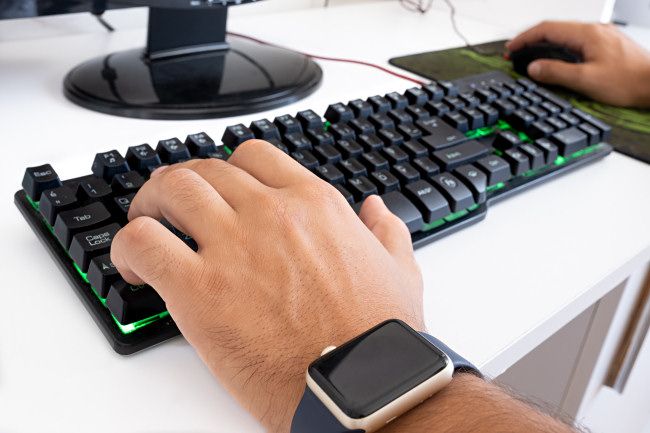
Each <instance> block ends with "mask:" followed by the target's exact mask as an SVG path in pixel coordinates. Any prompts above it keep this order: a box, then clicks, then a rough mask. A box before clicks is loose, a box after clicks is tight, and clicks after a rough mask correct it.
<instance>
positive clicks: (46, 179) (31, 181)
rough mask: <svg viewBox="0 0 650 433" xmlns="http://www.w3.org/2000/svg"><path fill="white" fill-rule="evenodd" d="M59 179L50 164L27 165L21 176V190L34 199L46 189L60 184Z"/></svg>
mask: <svg viewBox="0 0 650 433" xmlns="http://www.w3.org/2000/svg"><path fill="white" fill-rule="evenodd" d="M61 185H62V184H61V180H60V179H59V175H58V174H56V171H54V169H53V168H52V166H51V165H50V164H43V165H39V166H37V167H28V168H27V169H26V170H25V176H24V177H23V190H24V191H25V193H26V194H27V195H28V196H29V197H30V198H31V199H32V200H34V201H38V200H40V198H41V193H42V192H43V191H45V190H46V189H52V188H56V187H59V186H61Z"/></svg>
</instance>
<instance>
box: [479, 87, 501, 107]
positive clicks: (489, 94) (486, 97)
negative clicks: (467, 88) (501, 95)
mask: <svg viewBox="0 0 650 433" xmlns="http://www.w3.org/2000/svg"><path fill="white" fill-rule="evenodd" d="M474 94H475V95H476V97H477V98H478V99H479V101H481V102H482V103H484V104H491V103H493V102H494V101H496V100H497V97H498V95H497V94H496V93H494V92H493V91H491V90H489V89H479V90H476V91H475V92H474Z"/></svg>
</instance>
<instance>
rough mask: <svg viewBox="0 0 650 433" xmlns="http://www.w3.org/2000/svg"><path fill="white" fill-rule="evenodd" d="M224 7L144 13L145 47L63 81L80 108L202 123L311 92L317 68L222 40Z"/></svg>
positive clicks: (277, 51) (299, 58)
mask: <svg viewBox="0 0 650 433" xmlns="http://www.w3.org/2000/svg"><path fill="white" fill-rule="evenodd" d="M227 13H228V8H227V7H222V6H215V7H213V8H209V9H196V10H191V9H190V10H182V9H163V8H150V9H149V29H148V37H147V47H146V48H145V49H144V50H143V49H141V48H140V49H133V50H129V51H121V52H117V53H113V54H109V55H106V56H102V57H98V58H95V59H92V60H89V61H87V62H84V63H82V64H81V65H79V66H77V67H76V68H74V69H73V70H71V71H70V72H69V73H68V75H67V76H66V78H65V82H64V92H65V95H66V97H67V98H68V99H70V100H71V101H72V102H74V103H76V104H78V105H81V106H82V107H85V108H88V109H91V110H95V111H100V112H102V113H108V114H113V115H116V116H125V117H136V118H143V119H204V118H214V117H228V116H235V115H241V114H246V113H253V112H258V111H264V110H269V109H271V108H275V107H279V106H283V105H287V104H290V103H292V102H295V101H297V100H299V99H301V98H304V97H305V96H307V95H309V94H310V93H312V92H313V91H315V90H316V89H317V88H318V85H319V84H320V81H321V78H322V71H321V69H320V67H319V66H318V65H317V64H316V63H315V62H314V61H313V60H311V59H310V58H309V57H306V56H304V55H302V54H299V53H296V52H293V51H290V50H286V49H282V48H276V47H271V46H268V45H263V44H259V43H256V42H251V41H249V40H244V39H240V38H235V37H233V38H228V40H226V21H227Z"/></svg>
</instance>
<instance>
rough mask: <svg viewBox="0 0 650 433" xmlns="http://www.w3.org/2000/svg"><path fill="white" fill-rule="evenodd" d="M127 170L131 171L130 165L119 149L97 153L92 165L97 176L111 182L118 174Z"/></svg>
mask: <svg viewBox="0 0 650 433" xmlns="http://www.w3.org/2000/svg"><path fill="white" fill-rule="evenodd" d="M127 171H129V165H128V164H127V163H126V160H125V159H124V158H123V157H122V155H120V152H118V151H117V150H110V151H108V152H101V153H98V154H96V155H95V160H94V161H93V166H92V172H93V174H94V175H95V176H97V177H101V178H102V179H104V180H105V181H107V182H110V181H111V179H113V176H115V175H116V174H118V173H125V172H127Z"/></svg>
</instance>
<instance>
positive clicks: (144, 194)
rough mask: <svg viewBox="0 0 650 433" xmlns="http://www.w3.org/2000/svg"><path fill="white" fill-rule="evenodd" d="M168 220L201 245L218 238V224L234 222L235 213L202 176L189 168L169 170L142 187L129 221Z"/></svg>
mask: <svg viewBox="0 0 650 433" xmlns="http://www.w3.org/2000/svg"><path fill="white" fill-rule="evenodd" d="M140 216H148V217H151V218H154V219H157V220H159V219H161V218H165V219H166V220H167V221H169V222H170V223H171V224H172V225H173V226H174V227H176V228H177V229H179V230H181V231H182V232H183V233H186V234H188V235H190V236H191V237H193V238H194V239H195V240H196V241H197V243H198V244H199V245H201V244H205V242H206V241H207V240H208V239H211V238H212V237H214V236H215V234H216V232H218V231H217V230H215V225H219V224H224V223H227V222H228V221H230V220H232V219H234V216H235V212H234V210H233V209H232V208H231V207H230V206H229V205H228V203H226V201H225V200H224V199H223V198H222V197H221V196H220V195H219V193H217V191H216V190H215V189H214V188H213V187H212V185H210V183H208V181H207V180H205V179H204V178H203V177H201V175H200V174H199V173H197V172H195V171H193V170H190V169H189V168H187V167H181V166H179V167H174V168H169V169H167V170H165V171H163V172H162V173H160V174H158V175H157V176H154V177H152V178H151V179H149V180H148V181H147V182H145V184H144V185H143V186H142V188H140V191H138V193H137V194H136V196H135V198H134V199H133V202H132V203H131V206H130V208H129V219H130V220H134V219H135V218H138V217H140Z"/></svg>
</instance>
